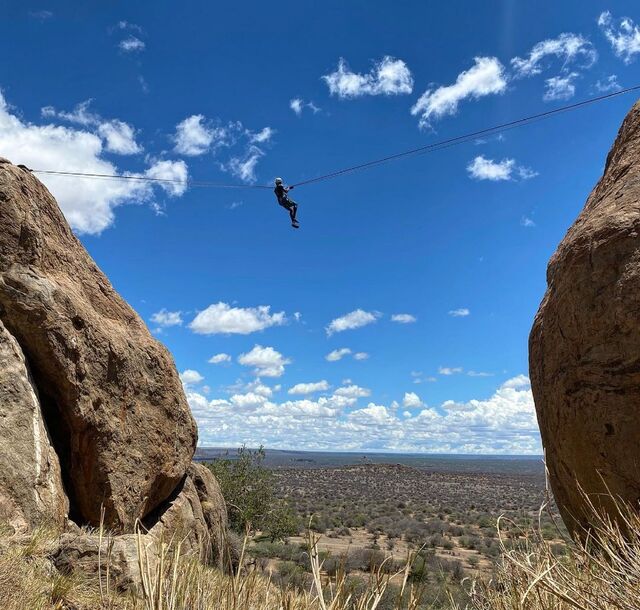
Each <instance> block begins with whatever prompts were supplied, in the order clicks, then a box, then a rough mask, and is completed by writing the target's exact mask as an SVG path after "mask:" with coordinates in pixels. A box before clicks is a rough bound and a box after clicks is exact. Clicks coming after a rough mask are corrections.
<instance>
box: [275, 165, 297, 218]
mask: <svg viewBox="0 0 640 610" xmlns="http://www.w3.org/2000/svg"><path fill="white" fill-rule="evenodd" d="M291 189H293V187H292V186H284V184H282V178H276V188H274V189H273V192H274V193H275V194H276V197H277V198H278V203H279V204H280V205H281V206H282V207H283V208H286V209H287V210H288V211H289V217H290V218H291V226H292V227H293V228H294V229H299V228H300V223H299V222H298V220H297V219H296V215H297V214H298V204H297V203H296V202H295V201H294V200H293V199H290V198H289V191H290V190H291Z"/></svg>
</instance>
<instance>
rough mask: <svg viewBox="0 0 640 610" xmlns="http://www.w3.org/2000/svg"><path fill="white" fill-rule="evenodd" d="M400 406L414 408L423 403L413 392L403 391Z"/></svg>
mask: <svg viewBox="0 0 640 610" xmlns="http://www.w3.org/2000/svg"><path fill="white" fill-rule="evenodd" d="M402 406H403V407H405V408H407V409H416V408H418V407H422V406H424V403H423V402H422V400H421V399H420V396H418V395H417V394H416V393H415V392H405V394H404V398H403V399H402Z"/></svg>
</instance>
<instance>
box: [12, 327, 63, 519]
mask: <svg viewBox="0 0 640 610" xmlns="http://www.w3.org/2000/svg"><path fill="white" fill-rule="evenodd" d="M0 439H1V441H0V520H2V521H4V522H7V523H9V524H10V525H11V526H13V527H14V528H15V529H16V530H28V529H30V528H32V527H34V526H37V525H42V524H43V523H48V524H50V525H52V526H54V527H56V528H59V529H61V528H62V527H64V525H65V524H66V519H67V513H68V511H69V502H68V500H67V496H66V494H65V491H64V487H63V484H62V475H61V472H60V463H59V461H58V456H57V455H56V452H55V451H54V449H53V447H52V446H51V440H50V437H49V432H48V430H47V426H46V425H45V422H44V420H43V418H42V413H41V410H40V401H39V399H38V392H37V389H36V388H35V386H34V383H33V379H32V378H31V375H30V373H29V367H28V365H27V362H26V360H25V357H24V354H23V353H22V350H21V349H20V346H19V345H18V342H17V341H16V340H15V338H14V337H13V336H12V335H11V334H10V333H9V332H8V331H7V329H6V328H5V327H4V325H3V324H2V322H1V321H0Z"/></svg>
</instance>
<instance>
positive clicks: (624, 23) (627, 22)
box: [598, 11, 640, 64]
mask: <svg viewBox="0 0 640 610" xmlns="http://www.w3.org/2000/svg"><path fill="white" fill-rule="evenodd" d="M598 25H599V26H600V28H601V29H602V32H603V33H604V35H605V37H606V38H607V40H608V41H609V44H610V45H611V48H612V49H613V52H614V53H615V54H616V56H617V57H620V58H621V59H622V61H624V63H626V64H629V63H631V62H632V61H633V60H634V58H635V56H636V55H637V54H638V53H640V26H638V25H636V24H635V23H634V21H633V19H630V18H629V17H623V18H622V19H617V20H615V19H614V18H613V17H612V15H611V13H610V12H609V11H605V12H604V13H602V14H601V15H600V17H599V18H598Z"/></svg>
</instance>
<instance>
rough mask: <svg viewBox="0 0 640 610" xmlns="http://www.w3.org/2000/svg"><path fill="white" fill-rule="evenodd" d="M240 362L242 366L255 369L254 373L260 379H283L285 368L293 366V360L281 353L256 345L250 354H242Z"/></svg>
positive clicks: (239, 358)
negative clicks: (289, 365)
mask: <svg viewBox="0 0 640 610" xmlns="http://www.w3.org/2000/svg"><path fill="white" fill-rule="evenodd" d="M238 362H239V363H240V364H241V365H242V366H250V367H253V373H254V374H255V375H256V376H259V377H281V376H282V375H284V367H285V366H286V365H287V364H291V360H289V359H288V358H285V357H284V356H283V355H282V354H281V353H280V352H278V351H276V350H275V349H273V348H272V347H262V345H256V346H254V348H253V349H252V350H251V351H250V352H247V353H246V354H240V356H239V357H238Z"/></svg>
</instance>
